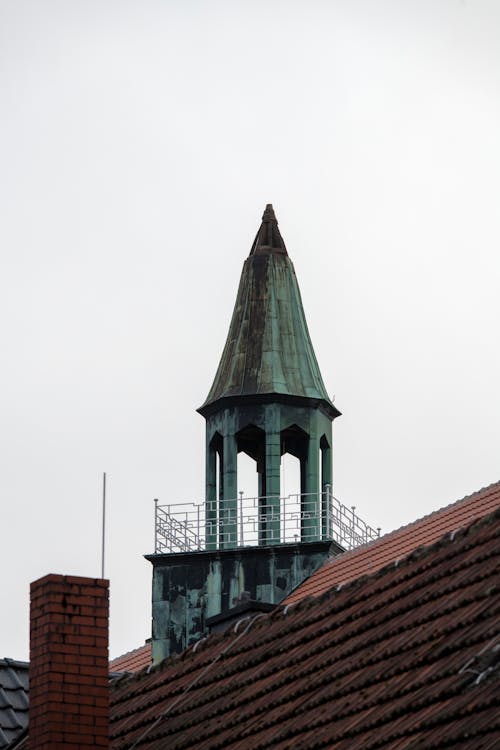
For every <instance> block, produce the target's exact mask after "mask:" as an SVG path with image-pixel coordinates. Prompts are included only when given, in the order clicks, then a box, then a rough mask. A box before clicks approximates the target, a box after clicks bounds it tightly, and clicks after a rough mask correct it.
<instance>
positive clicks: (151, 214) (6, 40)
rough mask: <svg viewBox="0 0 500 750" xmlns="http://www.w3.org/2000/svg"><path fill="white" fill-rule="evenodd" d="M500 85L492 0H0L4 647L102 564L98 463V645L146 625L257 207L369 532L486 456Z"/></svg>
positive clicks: (493, 405)
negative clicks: (51, 595) (282, 256)
mask: <svg viewBox="0 0 500 750" xmlns="http://www.w3.org/2000/svg"><path fill="white" fill-rule="evenodd" d="M499 92H500V4H499V3H498V1H497V0H491V1H490V2H486V1H485V0H468V1H462V2H460V0H392V1H391V0H364V1H363V0H337V1H335V0H324V2H321V1H320V0H307V2H306V0H302V1H301V2H293V1H292V0H285V1H283V2H279V1H278V0H265V1H264V0H238V2H220V1H218V0H212V2H201V1H198V2H195V1H194V0H177V2H168V1H167V0H163V1H160V0H157V1H156V2H155V1H154V0H140V1H139V0H136V2H130V1H128V2H127V1H126V0H120V1H118V0H115V1H112V0H108V1H106V0H61V1H60V2H55V1H50V0H43V1H40V0H33V1H32V2H28V1H26V0H2V1H1V2H0V170H1V171H0V174H1V177H0V191H1V194H0V206H1V221H0V253H1V273H0V320H1V328H0V336H1V352H2V366H1V388H0V414H1V420H0V441H1V445H0V455H1V460H0V463H1V472H0V498H1V506H0V513H1V515H0V531H1V539H2V540H1V544H0V570H1V571H2V573H1V575H0V602H1V608H2V617H1V618H0V620H1V624H0V629H1V631H0V634H1V638H0V656H10V657H15V658H21V659H22V658H27V656H28V590H29V582H30V581H32V580H34V579H36V578H38V577H40V576H42V575H44V574H46V573H49V572H54V573H72V574H78V575H90V576H97V575H99V572H100V491H101V490H100V482H101V474H102V472H103V471H107V472H108V482H109V484H108V489H109V492H108V503H109V514H108V521H109V525H108V530H109V533H108V562H107V571H106V572H107V575H109V577H110V579H111V592H112V593H111V596H112V600H111V601H112V609H111V612H112V617H111V654H112V655H113V656H116V655H118V654H120V653H122V652H124V651H127V650H129V649H131V648H134V647H136V646H138V645H140V644H141V643H142V642H143V641H144V639H145V638H146V637H148V636H149V634H150V580H151V568H150V564H149V563H148V562H146V561H145V560H144V559H143V557H142V555H143V554H145V553H149V552H152V551H153V502H152V500H153V498H154V497H156V496H157V497H159V498H160V499H161V500H162V501H164V502H166V501H167V500H171V501H174V500H185V499H189V500H191V499H199V498H201V497H202V494H203V486H204V422H203V419H202V418H201V417H200V416H199V415H198V414H197V413H196V412H195V409H196V407H198V406H199V405H200V404H201V403H202V402H203V401H204V399H205V397H206V395H207V393H208V389H209V387H210V385H211V382H212V378H213V376H214V374H215V370H216V367H217V364H218V361H219V357H220V354H221V352H222V347H223V344H224V340H225V337H226V333H227V330H228V326H229V320H230V316H231V312H232V307H233V304H234V300H235V297H236V290H237V285H238V281H239V275H240V271H241V266H242V264H243V261H244V259H245V257H246V255H247V254H248V252H249V249H250V245H251V243H252V240H253V237H254V235H255V232H256V230H257V228H258V226H259V222H260V217H261V214H262V211H263V208H264V205H265V204H266V203H267V202H272V203H273V204H274V207H275V210H276V212H277V216H278V219H279V222H280V229H281V231H282V234H283V236H284V239H285V242H286V244H287V247H288V251H289V253H290V256H291V258H292V260H293V262H294V264H295V268H296V271H297V275H298V279H299V283H300V286H301V291H302V297H303V301H304V307H305V311H306V316H307V319H308V323H309V329H310V332H311V337H312V340H313V344H314V346H315V350H316V354H317V357H318V361H319V364H320V368H321V370H322V374H323V378H324V380H325V384H326V386H327V389H328V390H329V392H330V393H332V394H335V397H336V401H335V403H336V405H337V406H338V408H339V409H340V410H341V411H342V412H343V416H342V417H341V418H340V419H338V420H337V421H336V422H335V426H334V443H335V462H334V480H335V487H334V490H335V494H336V495H337V496H338V497H339V498H340V499H341V500H342V501H343V502H345V503H346V504H347V505H356V506H357V510H358V512H359V514H360V515H361V516H362V517H364V518H365V519H366V520H367V521H369V522H370V523H372V524H373V525H374V526H378V525H380V526H382V527H383V530H384V531H388V530H390V529H391V528H394V527H397V526H399V525H401V524H402V523H406V522H408V521H410V520H413V519H414V518H416V517H418V516H421V515H423V514H425V513H427V512H430V511H432V510H435V509H437V508H439V507H441V506H443V505H445V504H447V503H449V502H451V501H454V500H456V499H458V498H459V497H462V496H463V495H465V494H467V493H469V492H471V491H474V490H476V489H478V488H480V487H481V486H484V485H485V484H489V483H490V482H493V481H496V480H498V479H500V466H499V446H500V401H499V394H498V387H499V386H498V384H499V383H500V354H499V346H498V335H497V330H498V324H499V321H500V299H499V285H500V242H499V240H500V220H499V209H498V196H499V194H500V139H499V133H500V97H499ZM241 489H243V490H244V489H245V487H241Z"/></svg>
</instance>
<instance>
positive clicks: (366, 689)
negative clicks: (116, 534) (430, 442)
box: [111, 510, 500, 750]
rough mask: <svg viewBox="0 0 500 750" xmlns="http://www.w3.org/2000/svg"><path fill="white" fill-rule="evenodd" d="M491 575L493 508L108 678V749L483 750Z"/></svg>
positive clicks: (494, 658)
mask: <svg viewBox="0 0 500 750" xmlns="http://www.w3.org/2000/svg"><path fill="white" fill-rule="evenodd" d="M457 525H463V524H462V523H460V524H457ZM425 542H428V537H425ZM417 544H418V540H417V539H416V541H415V545H414V546H416V545H417ZM398 557H400V558H401V555H399V554H398ZM378 562H380V561H377V564H378ZM382 564H383V563H382ZM499 572H500V510H497V511H496V512H495V513H493V514H490V515H489V516H487V517H486V518H483V519H482V520H480V521H479V522H476V523H475V524H473V525H472V526H470V527H467V528H465V529H461V530H460V531H458V532H457V533H451V534H450V533H447V534H446V535H445V536H444V537H443V538H442V539H441V540H440V541H438V542H436V543H435V544H433V545H432V546H428V547H423V548H420V549H416V550H414V551H413V552H412V553H411V554H410V555H409V556H408V557H406V558H405V559H400V560H399V561H398V562H397V563H394V562H392V563H391V564H390V565H389V566H387V567H385V568H383V569H382V570H379V571H378V572H376V573H375V574H373V575H369V576H363V577H361V578H359V579H357V580H355V581H352V582H351V583H348V584H347V585H345V586H341V587H340V589H338V587H333V588H330V589H329V590H328V591H327V592H325V593H324V594H323V595H322V596H320V597H318V598H308V599H305V600H304V601H302V602H299V603H298V604H297V605H296V606H294V607H291V608H288V609H287V608H280V611H279V612H275V613H273V614H271V615H257V616H256V617H255V618H253V619H249V620H246V621H242V622H240V623H239V627H237V626H235V627H234V628H232V629H230V630H229V631H227V632H226V633H225V634H224V635H221V636H211V637H209V638H208V639H207V640H206V641H205V642H200V643H198V644H197V645H195V646H194V647H193V648H191V649H190V650H189V651H187V652H185V653H184V655H183V656H182V657H181V658H178V659H176V660H172V661H168V662H163V664H161V665H159V666H158V667H156V668H154V669H153V670H152V671H151V672H150V673H149V674H147V673H145V672H143V673H141V674H139V675H136V676H134V677H132V678H129V679H122V680H121V681H118V682H117V683H115V686H114V687H113V689H112V691H111V747H112V749H113V750H126V749H127V750H131V749H132V748H138V749H140V750H164V748H166V747H169V748H176V749H177V750H181V748H185V749H187V748H196V749H197V750H215V748H224V749H225V750H226V749H227V750H248V748H252V750H253V749H255V750H257V749H259V748H260V749H261V750H263V749H264V748H273V749H274V750H285V749H288V748H292V747H293V748H294V749H295V748H296V750H306V749H309V748H311V749H312V748H334V749H335V750H361V749H362V750H375V748H383V749H384V750H403V749H404V750H431V749H432V748H454V749H455V750H494V748H498V747H500V710H499V709H500V680H499V675H500V639H499V629H500V628H499V615H500V584H499Z"/></svg>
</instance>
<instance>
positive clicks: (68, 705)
mask: <svg viewBox="0 0 500 750" xmlns="http://www.w3.org/2000/svg"><path fill="white" fill-rule="evenodd" d="M30 597H31V617H30V748H35V749H36V750H58V749H59V748H60V749H61V750H62V749H63V748H64V750H83V748H89V747H99V748H106V747H109V676H108V669H109V667H108V615H109V582H108V581H105V580H100V579H93V578H79V577H76V576H60V575H54V574H50V575H47V576H45V577H44V578H40V579H39V580H38V581H35V582H34V583H32V584H31V589H30Z"/></svg>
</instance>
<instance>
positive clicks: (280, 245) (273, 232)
mask: <svg viewBox="0 0 500 750" xmlns="http://www.w3.org/2000/svg"><path fill="white" fill-rule="evenodd" d="M262 253H281V254H282V255H287V251H286V247H285V243H284V242H283V237H282V236H281V234H280V230H279V229H278V220H277V218H276V214H275V213H274V209H273V205H272V203H268V204H267V205H266V208H265V209H264V213H263V214H262V224H261V225H260V229H259V231H258V232H257V236H256V237H255V240H254V242H253V245H252V249H251V250H250V255H255V254H258V255H261V254H262Z"/></svg>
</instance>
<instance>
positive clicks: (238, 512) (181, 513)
mask: <svg viewBox="0 0 500 750" xmlns="http://www.w3.org/2000/svg"><path fill="white" fill-rule="evenodd" d="M355 510H356V508H355V506H351V507H350V508H348V507H347V506H346V505H344V504H343V503H341V502H340V501H339V500H337V498H335V497H334V496H333V495H332V494H331V490H330V487H329V486H328V485H326V488H325V491H324V492H317V493H309V494H302V495H288V496H287V497H277V496H266V497H243V493H242V492H241V493H240V496H239V497H238V498H234V499H231V500H213V501H210V502H207V503H205V502H199V503H170V504H168V505H160V503H159V501H158V500H155V552H156V553H158V554H162V553H171V552H193V551H195V550H210V549H230V548H234V547H250V546H256V545H270V544H290V543H294V542H314V541H320V540H322V541H336V542H338V544H340V545H341V546H342V547H343V548H344V549H346V550H348V549H353V548H354V547H359V546H360V545H361V544H366V543H367V542H371V541H373V540H374V539H377V538H378V537H379V536H380V529H379V528H378V529H374V528H372V527H371V526H369V525H368V524H367V523H365V521H363V520H362V519H361V518H359V516H357V515H356V513H355Z"/></svg>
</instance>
